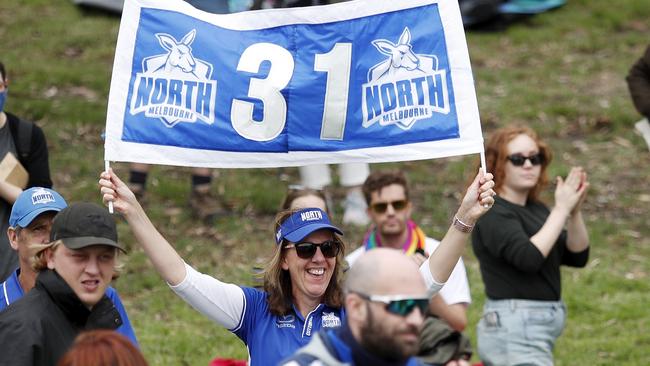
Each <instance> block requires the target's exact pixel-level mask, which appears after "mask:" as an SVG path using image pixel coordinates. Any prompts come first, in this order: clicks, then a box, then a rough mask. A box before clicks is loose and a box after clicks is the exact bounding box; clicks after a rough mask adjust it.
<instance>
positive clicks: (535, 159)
mask: <svg viewBox="0 0 650 366" xmlns="http://www.w3.org/2000/svg"><path fill="white" fill-rule="evenodd" d="M508 160H510V162H511V163H512V165H514V166H523V165H524V164H526V160H530V163H531V164H533V165H540V164H542V163H544V155H542V153H537V154H535V155H531V156H523V155H522V154H512V155H508Z"/></svg>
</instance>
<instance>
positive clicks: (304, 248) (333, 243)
mask: <svg viewBox="0 0 650 366" xmlns="http://www.w3.org/2000/svg"><path fill="white" fill-rule="evenodd" d="M319 247H320V251H321V253H323V256H324V257H325V258H334V257H336V256H337V255H338V254H339V251H340V250H341V243H340V242H339V241H338V240H327V241H324V242H322V243H319V244H316V243H310V242H308V241H303V242H300V243H289V244H287V245H285V246H284V248H285V249H291V248H296V254H297V255H298V257H300V258H302V259H309V258H311V257H313V256H314V254H316V249H317V248H319Z"/></svg>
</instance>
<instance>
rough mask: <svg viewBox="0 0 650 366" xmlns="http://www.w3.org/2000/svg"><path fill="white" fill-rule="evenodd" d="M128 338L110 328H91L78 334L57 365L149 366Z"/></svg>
mask: <svg viewBox="0 0 650 366" xmlns="http://www.w3.org/2000/svg"><path fill="white" fill-rule="evenodd" d="M147 365H148V364H147V361H145V359H144V357H143V356H142V354H141V353H140V350H138V349H137V348H136V347H135V346H134V345H133V344H132V343H131V342H129V340H128V339H127V338H125V337H124V336H122V335H120V334H119V333H115V332H113V331H110V330H91V331H88V332H83V333H81V334H79V336H77V338H76V339H75V341H74V343H73V344H72V348H70V350H68V352H66V354H65V355H63V357H62V358H61V360H59V363H58V364H57V366H147Z"/></svg>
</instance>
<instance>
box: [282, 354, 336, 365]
mask: <svg viewBox="0 0 650 366" xmlns="http://www.w3.org/2000/svg"><path fill="white" fill-rule="evenodd" d="M280 365H281V366H326V364H325V363H323V361H321V360H320V359H319V358H318V357H316V356H314V355H309V354H306V353H299V354H296V355H293V356H291V357H290V358H289V359H287V360H284V361H282V362H281V363H280Z"/></svg>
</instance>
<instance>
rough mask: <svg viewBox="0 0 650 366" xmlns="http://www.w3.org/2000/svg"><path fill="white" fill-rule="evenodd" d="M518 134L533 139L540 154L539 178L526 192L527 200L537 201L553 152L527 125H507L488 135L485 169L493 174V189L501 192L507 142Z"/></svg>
mask: <svg viewBox="0 0 650 366" xmlns="http://www.w3.org/2000/svg"><path fill="white" fill-rule="evenodd" d="M519 135H526V136H528V137H530V138H531V139H533V141H535V144H537V148H538V149H539V153H540V154H541V155H542V157H543V159H542V169H541V172H540V176H539V180H538V181H537V184H536V185H535V187H533V189H531V190H530V192H528V200H530V201H538V200H539V194H540V192H541V191H542V190H543V189H544V187H546V185H547V184H548V176H547V174H546V167H548V165H549V163H550V162H551V159H552V158H553V154H552V152H551V150H550V148H549V147H548V145H546V144H545V143H544V142H543V141H542V140H541V139H540V138H539V136H538V135H537V133H536V132H535V131H533V130H532V129H531V128H529V127H525V126H508V127H503V128H500V129H498V130H496V131H494V132H493V133H492V135H490V138H489V139H488V142H487V145H486V147H485V160H486V164H487V171H488V172H490V173H492V174H493V175H494V182H495V186H494V191H495V192H497V193H502V190H501V188H502V187H503V182H504V180H505V175H506V171H505V166H506V164H507V163H508V143H510V141H512V140H513V139H514V138H515V137H517V136H519Z"/></svg>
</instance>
